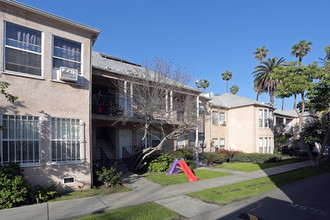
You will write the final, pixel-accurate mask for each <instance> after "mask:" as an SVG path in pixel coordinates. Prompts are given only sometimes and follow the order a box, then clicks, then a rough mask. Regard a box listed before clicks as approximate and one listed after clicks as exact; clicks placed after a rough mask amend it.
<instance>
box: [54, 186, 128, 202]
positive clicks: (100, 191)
mask: <svg viewBox="0 0 330 220" xmlns="http://www.w3.org/2000/svg"><path fill="white" fill-rule="evenodd" d="M128 191H131V189H129V188H127V187H124V186H118V187H111V188H109V187H98V188H92V189H86V190H77V191H73V192H69V193H65V194H63V195H59V196H57V197H55V198H54V199H52V200H49V201H48V202H56V201H62V200H69V199H80V198H86V197H91V196H101V195H106V194H112V193H119V192H128Z"/></svg>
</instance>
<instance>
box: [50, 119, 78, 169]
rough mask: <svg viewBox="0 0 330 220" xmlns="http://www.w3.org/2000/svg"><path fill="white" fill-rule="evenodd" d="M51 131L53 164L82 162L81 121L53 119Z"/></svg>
mask: <svg viewBox="0 0 330 220" xmlns="http://www.w3.org/2000/svg"><path fill="white" fill-rule="evenodd" d="M51 130H52V132H51V162H53V163H75V162H80V161H81V155H80V154H81V150H80V148H81V145H80V143H81V134H80V132H81V131H80V120H79V119H68V118H52V122H51Z"/></svg>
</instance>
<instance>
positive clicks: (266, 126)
mask: <svg viewBox="0 0 330 220" xmlns="http://www.w3.org/2000/svg"><path fill="white" fill-rule="evenodd" d="M264 115H265V117H264V120H265V121H264V126H265V128H268V111H267V110H264Z"/></svg>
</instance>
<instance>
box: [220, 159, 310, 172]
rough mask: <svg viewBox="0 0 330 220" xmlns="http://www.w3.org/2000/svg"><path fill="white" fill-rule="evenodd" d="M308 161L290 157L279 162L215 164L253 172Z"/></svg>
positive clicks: (230, 168) (225, 167)
mask: <svg viewBox="0 0 330 220" xmlns="http://www.w3.org/2000/svg"><path fill="white" fill-rule="evenodd" d="M303 161H306V159H304V158H290V159H284V160H281V161H278V162H271V163H227V164H221V165H217V166H214V167H216V168H224V169H229V170H239V171H244V172H251V171H256V170H263V169H267V168H272V167H277V166H282V165H287V164H292V163H298V162H303Z"/></svg>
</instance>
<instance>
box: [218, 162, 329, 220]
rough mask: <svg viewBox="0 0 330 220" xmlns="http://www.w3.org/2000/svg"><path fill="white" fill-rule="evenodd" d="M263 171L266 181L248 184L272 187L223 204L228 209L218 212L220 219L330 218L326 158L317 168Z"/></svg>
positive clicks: (263, 167)
mask: <svg viewBox="0 0 330 220" xmlns="http://www.w3.org/2000/svg"><path fill="white" fill-rule="evenodd" d="M260 168H261V169H265V166H260ZM266 168H268V167H266ZM263 171H264V172H265V174H267V176H268V177H265V178H264V179H265V182H264V183H262V182H261V183H255V184H254V185H251V186H250V187H254V189H258V188H259V189H261V188H262V185H263V184H265V183H266V182H268V183H269V184H272V185H275V187H274V188H275V189H274V190H266V191H265V193H262V194H259V195H257V196H254V197H252V198H249V199H243V200H241V201H239V202H236V203H233V204H231V205H228V206H226V207H227V209H226V210H227V213H223V212H222V213H219V216H222V217H219V219H251V216H255V217H257V218H258V219H281V220H282V219H284V220H285V219H290V220H291V219H299V220H301V219H330V205H329V198H328V195H330V188H329V182H330V162H329V161H328V162H325V163H323V164H322V165H321V166H320V167H318V168H313V167H304V168H300V169H297V170H294V171H290V172H287V173H282V174H277V175H273V174H274V173H273V172H272V171H271V170H270V169H269V170H267V169H266V170H263ZM266 179H268V181H266ZM258 184H259V185H258ZM259 186H260V187H259ZM228 210H229V211H228ZM214 214H215V215H216V213H214ZM249 215H250V216H249Z"/></svg>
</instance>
